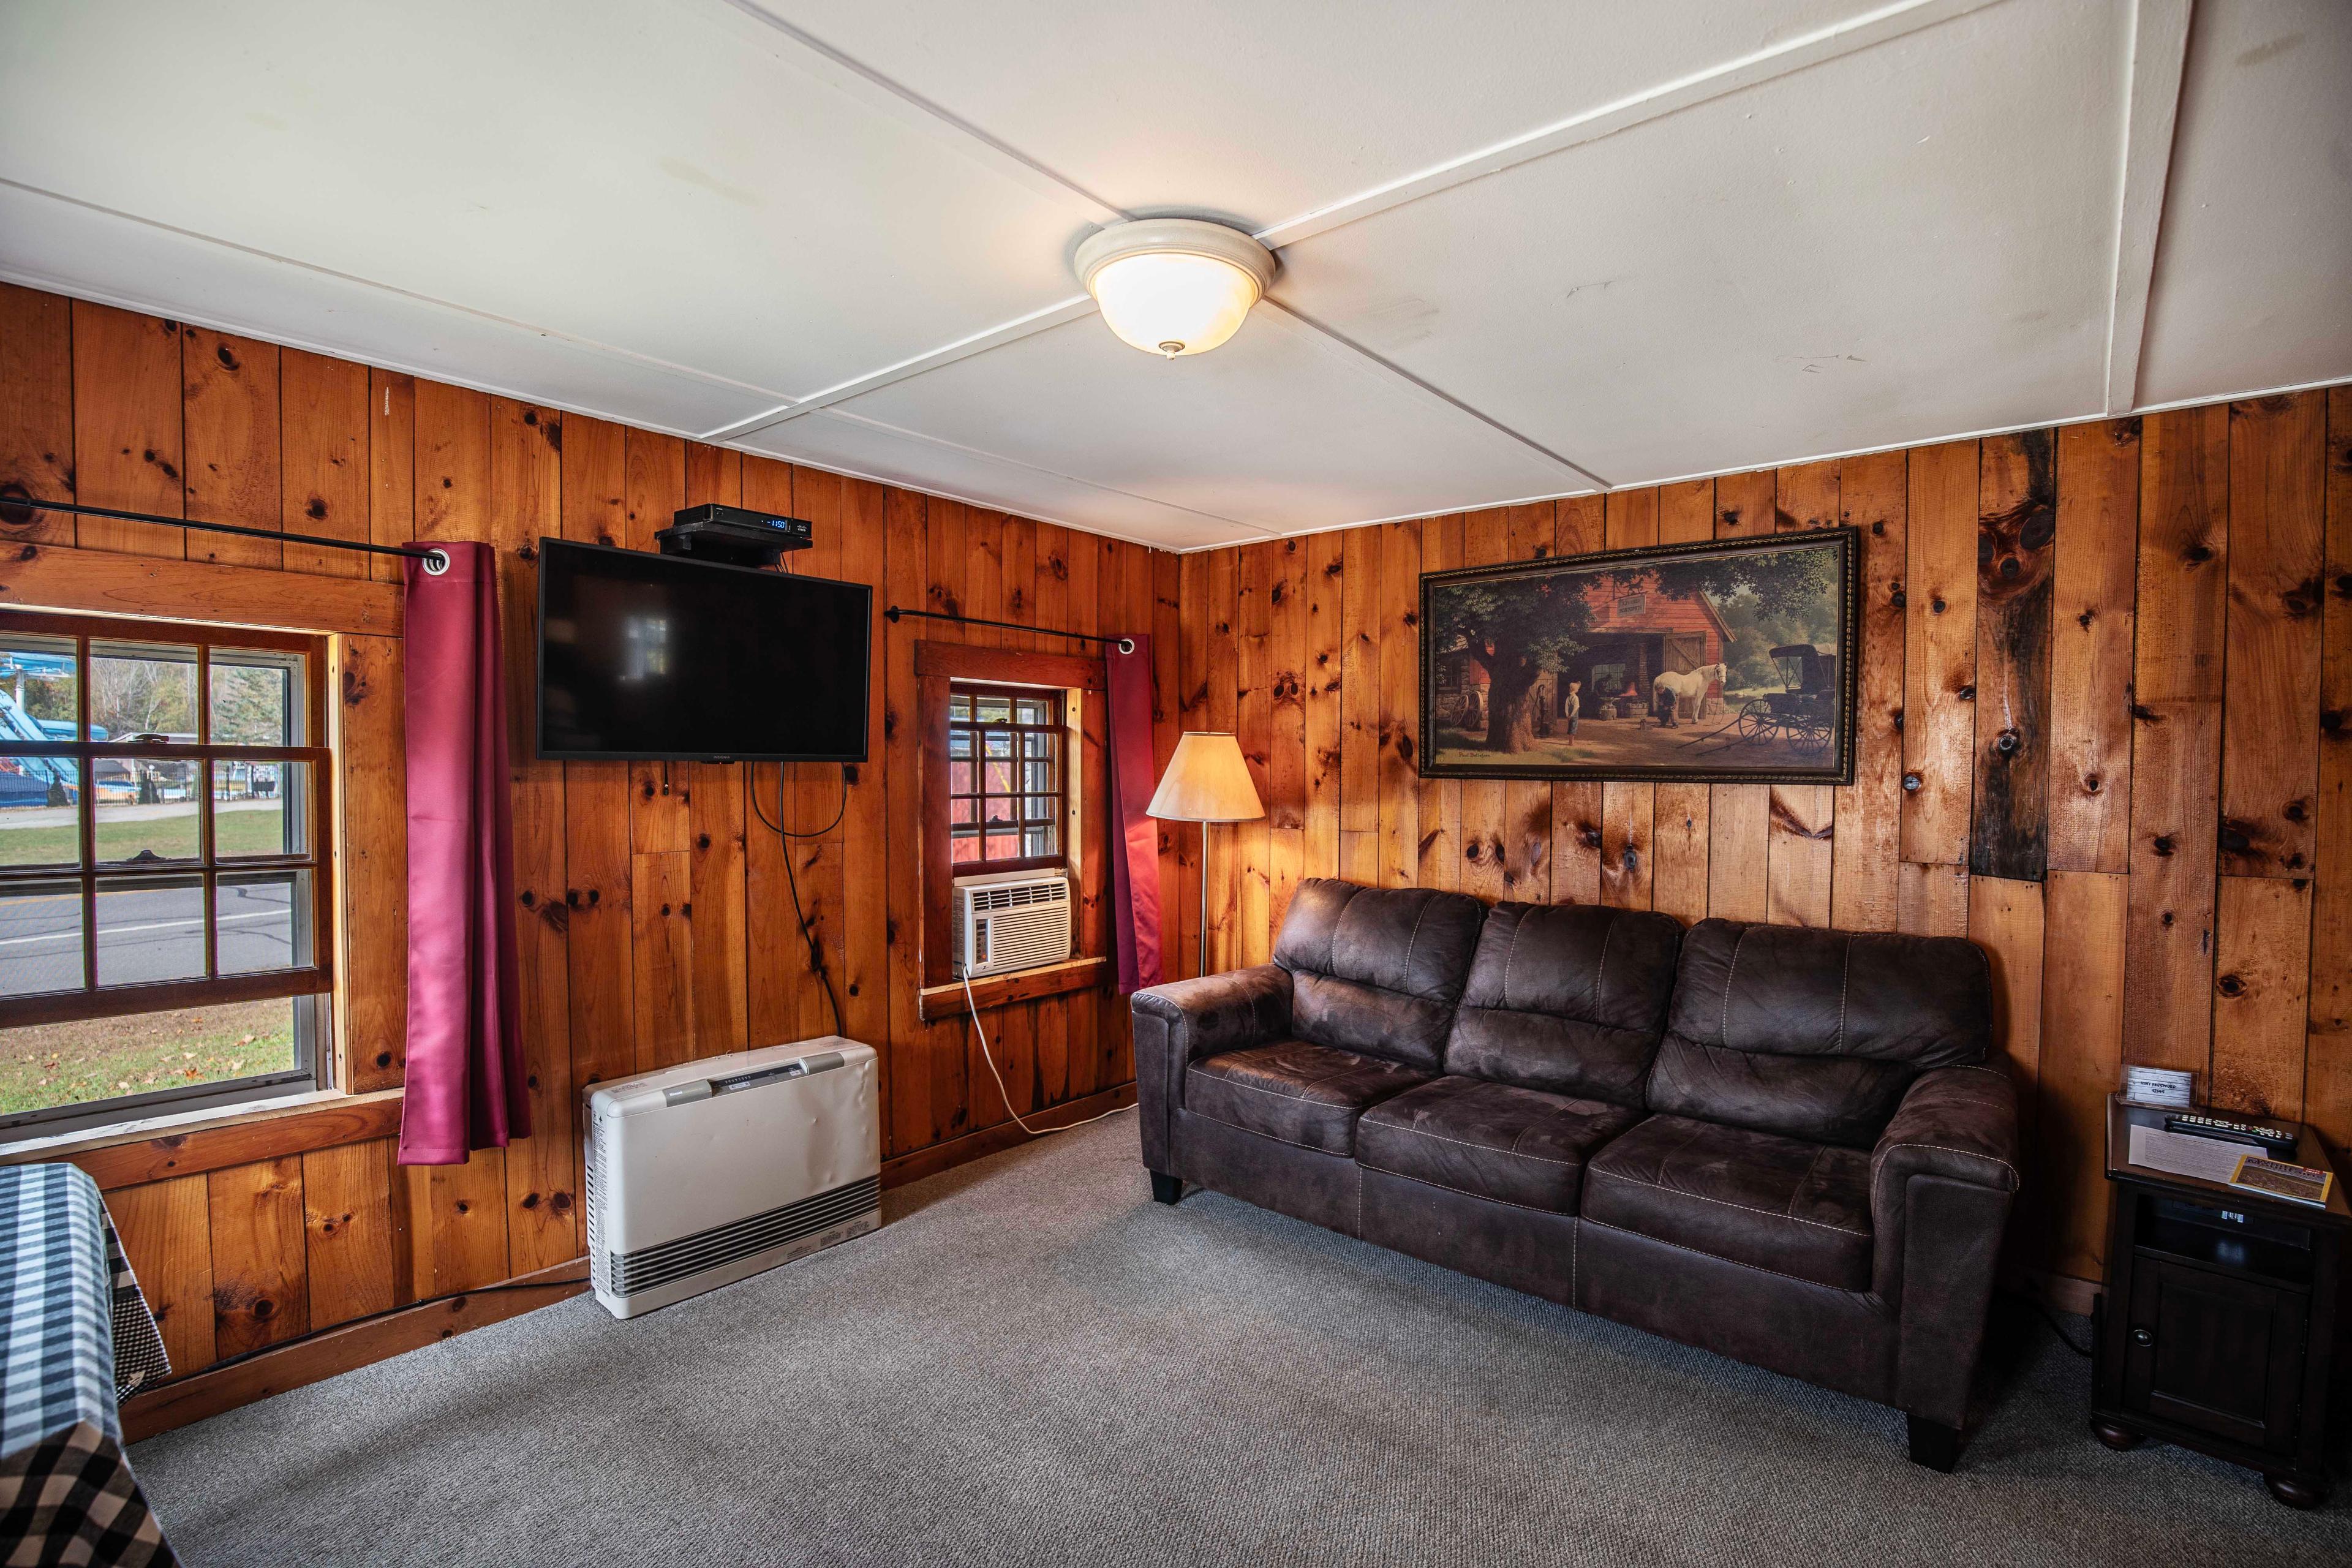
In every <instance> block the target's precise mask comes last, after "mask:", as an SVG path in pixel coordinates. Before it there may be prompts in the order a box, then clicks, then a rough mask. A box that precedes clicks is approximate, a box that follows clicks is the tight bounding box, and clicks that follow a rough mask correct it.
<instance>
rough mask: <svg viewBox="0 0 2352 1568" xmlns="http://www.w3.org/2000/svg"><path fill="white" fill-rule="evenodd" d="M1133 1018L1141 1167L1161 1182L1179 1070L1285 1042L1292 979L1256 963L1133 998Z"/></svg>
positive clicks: (1179, 1097) (1168, 1171) (1169, 1171)
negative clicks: (1231, 1053)
mask: <svg viewBox="0 0 2352 1568" xmlns="http://www.w3.org/2000/svg"><path fill="white" fill-rule="evenodd" d="M1130 1006H1131V1008H1132V1011H1133V1015H1134V1019H1135V1098H1136V1107H1137V1112H1138V1116H1139V1120H1140V1122H1141V1126H1142V1132H1143V1163H1145V1164H1146V1165H1148V1166H1149V1167H1150V1168H1151V1169H1152V1170H1155V1171H1158V1172H1160V1173H1161V1174H1163V1175H1171V1176H1172V1175H1176V1174H1178V1172H1177V1171H1176V1170H1175V1169H1174V1167H1173V1166H1172V1165H1171V1163H1170V1162H1171V1158H1172V1154H1171V1150H1172V1148H1173V1138H1174V1133H1175V1125H1176V1108H1177V1107H1178V1106H1180V1105H1181V1104H1183V1102H1184V1069H1185V1068H1186V1067H1188V1066H1190V1065H1191V1064H1192V1062H1193V1061H1195V1060H1196V1059H1198V1058H1202V1057H1210V1056H1215V1055H1216V1054H1217V1053H1218V1052H1220V1051H1237V1050H1242V1049H1245V1048H1246V1047H1251V1046H1263V1045H1267V1044H1270V1043H1272V1042H1273V1041H1276V1040H1281V1039H1287V1038H1288V1037H1289V1036H1290V972H1289V971H1288V970H1286V969H1285V968H1283V967H1282V966H1281V965H1280V964H1275V963H1261V964H1258V965H1257V966H1256V967H1255V968H1251V969H1235V970H1231V971H1228V972H1227V973H1223V974H1204V975H1202V976H1201V978H1199V979H1198V980H1176V981H1171V982H1170V983H1169V984H1165V985H1154V986H1152V987H1150V989H1148V990H1143V991H1139V992H1137V993H1136V994H1135V996H1134V998H1133V1000H1132V1002H1131V1004H1130Z"/></svg>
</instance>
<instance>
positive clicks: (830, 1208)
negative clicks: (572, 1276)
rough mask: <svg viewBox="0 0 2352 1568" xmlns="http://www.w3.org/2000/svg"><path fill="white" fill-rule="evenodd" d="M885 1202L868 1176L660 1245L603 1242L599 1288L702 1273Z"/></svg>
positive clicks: (655, 1284) (624, 1288)
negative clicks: (622, 1246)
mask: <svg viewBox="0 0 2352 1568" xmlns="http://www.w3.org/2000/svg"><path fill="white" fill-rule="evenodd" d="M881 1202H882V1181H881V1178H880V1177H879V1176H867V1177H865V1178H864V1179H863V1180H860V1181H856V1182H851V1183H849V1184H846V1185H844V1186H838V1187H835V1188H833V1189H832V1190H831V1191H829V1192H822V1193H817V1194H813V1195H811V1196H809V1197H805V1198H803V1199H801V1200H800V1201H799V1202H797V1203H789V1204H785V1205H782V1207H779V1208H772V1209H769V1210H766V1211H765V1212H763V1213H761V1214H755V1215H745V1216H744V1217H743V1218H741V1219H739V1220H731V1221H730V1222H729V1223H727V1224H725V1225H719V1226H711V1227H710V1228H709V1230H702V1231H697V1232H695V1233H694V1234H693V1235H692V1236H681V1237H677V1239H676V1240H673V1241H665V1242H663V1243H662V1244H661V1245H659V1246H658V1247H643V1248H640V1249H639V1250H637V1251H635V1252H625V1253H617V1254H614V1253H607V1252H605V1251H604V1249H603V1248H602V1247H599V1248H597V1250H596V1254H595V1256H596V1261H597V1263H598V1265H600V1266H601V1269H602V1273H603V1274H604V1278H600V1279H598V1281H597V1288H598V1289H610V1290H612V1291H613V1292H614V1294H616V1295H622V1296H634V1295H635V1294H637V1293H638V1292H639V1291H642V1290H653V1289H659V1288H660V1287H662V1286H664V1285H667V1284H668V1283H669V1282H670V1281H672V1280H674V1279H685V1278H686V1277H687V1276H688V1275H689V1274H699V1273H701V1272H703V1271H704V1270H705V1269H709V1268H719V1267H721V1266H723V1265H725V1264H729V1263H732V1262H734V1261H735V1260H736V1259H737V1258H749V1257H750V1256H751V1254H753V1253H755V1252H765V1251H766V1250H768V1248H770V1247H782V1246H785V1245H787V1244H789V1243H791V1242H795V1241H798V1240H800V1239H801V1238H802V1237H810V1236H814V1235H816V1234H817V1233H818V1232H819V1231H824V1230H831V1229H832V1228H833V1227H834V1226H837V1225H843V1224H845V1223H847V1222H848V1221H850V1220H854V1219H857V1218H859V1217H861V1216H863V1215H869V1214H872V1213H873V1212H874V1211H875V1210H876V1209H877V1207H879V1206H880V1205H881ZM592 1212H593V1211H592Z"/></svg>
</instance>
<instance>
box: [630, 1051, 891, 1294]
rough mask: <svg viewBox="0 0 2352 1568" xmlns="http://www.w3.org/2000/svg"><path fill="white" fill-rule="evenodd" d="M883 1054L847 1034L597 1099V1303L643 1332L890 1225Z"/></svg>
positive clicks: (652, 1078) (676, 1072) (741, 1056)
mask: <svg viewBox="0 0 2352 1568" xmlns="http://www.w3.org/2000/svg"><path fill="white" fill-rule="evenodd" d="M874 1085H875V1064H874V1051H873V1048H872V1047H868V1046H861V1045H858V1044H857V1043H856V1042H855V1041H852V1040H845V1039H843V1038H842V1037H840V1036H838V1035H828V1036H826V1037H824V1038H823V1039H816V1040H803V1041H802V1042H801V1043H799V1044H798V1045H792V1046H769V1047H765V1048H764V1049H761V1050H756V1051H739V1052H737V1053H735V1054H734V1055H732V1056H724V1057H706V1058H703V1059H702V1060H700V1061H697V1062H689V1063H687V1064H685V1065H683V1066H679V1067H674V1068H663V1069H662V1070H660V1071H658V1072H649V1073H642V1074H640V1075H638V1076H637V1077H635V1078H626V1079H619V1080H618V1081H616V1082H613V1083H604V1084H598V1085H597V1086H596V1087H595V1088H594V1089H593V1090H591V1091H590V1093H589V1095H588V1116H587V1129H588V1148H587V1167H588V1257H589V1266H588V1267H589V1278H590V1280H591V1282H592V1283H593V1285H594V1286H595V1288H596V1299H597V1300H599V1301H602V1302H603V1303H604V1306H605V1308H606V1309H607V1310H610V1311H611V1312H612V1314H613V1315H614V1317H616V1318H634V1317H635V1316H637V1314H639V1313H640V1312H650V1311H652V1310H654V1309H655V1308H656V1307H667V1306H668V1305H669V1304H670V1303H671V1302H673V1301H682V1300H685V1299H686V1298H687V1297H688V1296H694V1295H698V1294H700V1293H701V1292H702V1291H705V1290H709V1289H715V1288H717V1287H719V1286H720V1285H727V1284H731V1283H733V1282H734V1281H735V1280H738V1279H748V1278H750V1277H751V1275H754V1274H757V1273H760V1272H761V1270H763V1269H768V1268H774V1267H775V1266H776V1265H777V1264H779V1263H785V1262H789V1261H791V1260H792V1259H793V1258H798V1257H801V1256H802V1255H803V1254H804V1253H810V1252H814V1251H816V1250H817V1249H818V1248H820V1247H830V1246H832V1245H833V1244H834V1243H835V1242H837V1241H847V1240H848V1239H849V1238H850V1237H856V1236H863V1235H865V1234H866V1232H867V1231H869V1230H872V1229H874V1228H875V1227H876V1226H878V1225H880V1224H881V1222H882V1196H881V1193H882V1183H881V1174H882V1121H881V1112H880V1110H879V1109H878V1107H877V1100H876V1096H875V1087H874Z"/></svg>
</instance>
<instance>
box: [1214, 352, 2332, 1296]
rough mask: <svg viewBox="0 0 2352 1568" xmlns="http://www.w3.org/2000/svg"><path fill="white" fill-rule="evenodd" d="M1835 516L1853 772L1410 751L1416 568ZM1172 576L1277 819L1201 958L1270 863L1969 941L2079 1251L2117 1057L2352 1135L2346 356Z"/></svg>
mask: <svg viewBox="0 0 2352 1568" xmlns="http://www.w3.org/2000/svg"><path fill="white" fill-rule="evenodd" d="M1840 522H1847V523H1852V524H1854V525H1856V526H1857V527H1859V528H1860V529H1861V530H1862V531H1863V537H1864V544H1865V554H1864V572H1865V574H1866V582H1865V588H1864V605H1865V607H1864V626H1863V627H1862V637H1863V668H1862V672H1861V696H1860V703H1861V723H1860V766H1859V769H1858V772H1857V774H1856V777H1855V782H1854V784H1853V786H1852V787H1850V788H1838V789H1832V788H1826V787H1811V786H1809V787H1804V788H1766V787H1763V786H1759V785H1720V784H1718V785H1713V786H1708V785H1691V784H1654V785H1653V784H1527V783H1486V782H1436V781H1430V780H1423V779H1422V778H1420V777H1419V776H1418V775H1417V774H1416V773H1415V771H1414V767H1413V754H1412V752H1413V747H1414V745H1415V744H1416V738H1417V719H1418V708H1417V702H1418V698H1417V691H1416V682H1417V660H1418V648H1417V645H1416V637H1417V627H1416V626H1415V624H1414V620H1415V615H1416V610H1417V606H1418V603H1419V599H1418V595H1417V590H1416V584H1417V579H1418V577H1419V575H1420V574H1421V573H1423V572H1424V571H1437V570H1441V569H1443V568H1446V567H1452V566H1466V565H1478V564H1484V563H1490V562H1501V561H1519V560H1532V559H1535V558H1537V557H1540V556H1546V555H1564V554H1573V553H1577V552H1583V551H1591V550H1600V549H1604V548H1608V549H1614V548H1617V547H1620V546H1624V545H1636V544H1647V543H1651V542H1676V541H1687V540H1700V539H1706V538H1710V537H1713V538H1717V539H1737V538H1745V537H1751V536H1755V535H1759V534H1762V533H1768V532H1773V531H1788V530H1799V529H1808V528H1820V527H1826V526H1830V525H1833V524H1836V523H1840ZM1181 603H1182V622H1183V640H1182V647H1181V685H1180V689H1181V723H1182V727H1183V728H1185V729H1218V730H1237V731H1239V732H1240V735H1241V738H1242V748H1243V751H1244V753H1245V754H1246V755H1247V756H1248V758H1249V760H1250V766H1251V768H1252V770H1253V771H1254V772H1255V774H1256V776H1257V780H1258V787H1259V789H1260V791H1261V792H1262V793H1263V794H1264V795H1265V799H1266V801H1267V803H1268V808H1269V809H1268V814H1267V816H1266V817H1265V820H1264V821H1261V822H1256V823H1250V824H1245V825H1243V826H1240V827H1238V828H1234V829H1228V830H1221V831H1222V832H1223V833H1225V834H1226V835H1228V836H1227V837H1221V838H1220V839H1219V840H1218V843H1217V847H1216V848H1215V850H1214V851H1213V860H1212V873H1213V874H1212V876H1211V879H1210V885H1209V898H1210V914H1209V921H1210V926H1211V931H1210V941H1211V950H1212V954H1213V957H1212V963H1213V965H1215V966H1218V967H1225V966H1231V965H1234V964H1243V963H1260V962H1263V961H1264V960H1265V958H1266V955H1267V951H1268V948H1269V945H1270V943H1271V940H1272V933H1273V932H1274V931H1275V929H1276V927H1277V926H1278V925H1279V923H1280V921H1281V919H1282V915H1283V911H1284V910H1285V908H1286V906H1287V904H1288V901H1289V898H1290V895H1291V892H1292V889H1294V888H1295V887H1296V886H1297V881H1298V879H1300V878H1301V877H1331V876H1339V877H1346V878H1349V879H1353V880H1356V881H1360V882H1366V883H1377V884H1381V885H1384V886H1399V885H1419V886H1423V887H1434V888H1453V889H1461V890H1462V891H1465V892H1469V893H1475V894H1477V895H1478V896H1479V897H1481V898H1484V899H1488V900H1496V899H1518V900H1532V901H1536V902H1544V901H1552V902H1591V901H1600V902H1604V903H1610V904H1617V905H1623V906H1628V907H1633V908H1641V909H1652V908H1654V909H1659V910H1665V911H1667V912H1668V913H1670V914H1673V915H1675V916H1676V917H1677V918H1679V919H1681V920H1683V921H1696V920H1699V919H1701V918H1704V917H1706V916H1709V915H1721V916H1727V917H1733V918H1737V919H1742V920H1769V921H1776V922H1780V923H1784V924H1795V925H1812V926H1828V925H1836V926H1842V927H1846V928H1850V929H1854V930H1864V931H1922V932H1942V933H1949V934H1954V935H1961V934H1965V935H1967V936H1969V937H1971V938H1973V939H1974V940H1975V941H1977V942H1979V943H1981V944H1982V945H1983V946H1984V947H1985V948H1986V950H1987V951H1988V952H1990V954H1991V956H1992V961H1993V969H1994V974H1995V979H1996V985H1997V988H1998V1011H1999V1029H2000V1047H2001V1050H2002V1051H2003V1053H2004V1054H2005V1055H2006V1057H2007V1058H2008V1062H2009V1065H2010V1068H2011V1070H2012V1072H2013V1074H2014V1076H2015V1078H2016V1080H2017V1082H2018V1085H2019V1088H2020V1090H2021V1106H2022V1110H2023V1118H2024V1130H2025V1138H2026V1141H2027V1147H2028V1151H2029V1173H2028V1182H2029V1186H2028V1188H2027V1190H2026V1194H2025V1196H2024V1199H2023V1200H2022V1203H2021V1206H2020V1208H2019V1210H2018V1214H2019V1218H2018V1222H2017V1224H2016V1226H2015V1227H2014V1231H2013V1239H2014V1241H2015V1244H2016V1253H2017V1256H2018V1258H2019V1259H2020V1261H2021V1262H2022V1263H2023V1264H2025V1265H2026V1266H2027V1267H2028V1268H2040V1269H2045V1270H2048V1271H2050V1272H2052V1273H2054V1274H2059V1275H2069V1276H2074V1277H2077V1278H2081V1279H2095V1278H2096V1277H2097V1276H2098V1274H2099V1272H2100V1262H2101V1252H2102V1249H2103V1247H2104V1244H2105V1232H2104V1216H2105V1190H2104V1189H2105V1183H2104V1182H2103V1180H2102V1177H2101V1165H2100V1162H2101V1153H2102V1144H2103V1135H2102V1131H2101V1121H2100V1118H2101V1114H2102V1106H2103V1103H2104V1097H2105V1094H2106V1092H2107V1090H2108V1089H2110V1088H2111V1087H2112V1086H2113V1085H2114V1084H2115V1083H2116V1081H2117V1079H2118V1073H2119V1068H2120V1065H2121V1064H2122V1063H2124V1062H2134V1063H2147V1064H2150V1065H2157V1066H2164V1067H2173V1068H2189V1069H2191V1070H2193V1071H2194V1072H2195V1073H2196V1074H2197V1075H2198V1079H2199V1089H2200V1093H2210V1097H2211V1099H2212V1100H2213V1102H2214V1103H2216V1104H2218V1105H2221V1106H2223V1107H2226V1108H2229V1109H2232V1110H2247V1111H2257V1112H2267V1113H2270V1114H2273V1115H2279V1116H2286V1117H2298V1118H2305V1119H2308V1120H2310V1121H2314V1122H2315V1123H2317V1124H2318V1125H2319V1127H2320V1128H2321V1129H2322V1131H2324V1132H2325V1133H2326V1136H2327V1137H2328V1139H2329V1140H2330V1141H2331V1142H2332V1143H2333V1145H2334V1146H2335V1148H2336V1150H2337V1151H2339V1152H2341V1151H2344V1150H2346V1149H2347V1148H2352V732H2347V714H2352V387H2337V388H2335V389H2333V390H2332V391H2325V392H2308V393H2302V394H2298V395H2293V396H2284V397H2269V398H2263V399H2259V400H2255V401H2252V402H2245V403H2237V404H2231V405H2213V406H2210V407H2204V408H2195V409H2189V410H2185V411H2181V412H2177V413H2168V414H2160V415H2152V416H2147V418H2145V419H2123V420H2115V421H2109V422H2106V423H2102V424H2086V425H2074V426H2063V427H2061V428H2058V429H2054V430H2039V431H2033V432H2029V433H2027V434H2024V435H2017V436H2001V437H1988V438H1986V439H1983V440H1980V441H1957V442H1951V443H1948V444H1945V445H1940V446H1932V447H1915V448H1913V449H1911V450H1910V451H1907V452H1886V453H1881V454H1877V455H1874V456H1871V457H1864V458H1846V459H1844V460H1843V461H1836V462H1823V463H1811V464H1806V465H1803V466H1801V467H1792V468H1780V469H1777V470H1772V471H1768V472H1759V473H1749V474H1739V475H1736V476H1733V477H1730V478H1727V479H1703V480H1696V481H1693V482H1690V483H1685V484H1672V485H1663V486H1658V487H1655V488H1653V489H1633V490H1622V491H1617V492H1613V493H1612V494H1609V495H1607V496H1605V497H1594V498H1587V499H1580V500H1563V501H1559V502H1556V503H1555V502H1550V501H1546V502H1542V503H1539V504H1536V505H1531V506H1517V507H1510V508H1507V509H1504V510H1491V511H1477V512H1471V513H1469V514H1467V515H1455V516H1447V517H1431V518H1423V519H1421V520H1419V521H1411V522H1400V523H1390V524H1385V525H1381V526H1375V527H1368V528H1358V529H1350V530H1348V531H1344V532H1339V533H1325V534H1317V535H1312V536H1309V537H1307V538H1303V539H1288V540H1282V541H1277V542H1271V543H1265V544H1253V545H1248V546H1244V547H1241V548H1238V549H1231V550H1220V551H1216V552H1210V553H1201V554H1192V555H1187V556H1185V557H1184V558H1183V562H1182V566H1181ZM1193 843H1194V840H1193V839H1192V837H1191V835H1190V834H1189V832H1188V833H1187V834H1186V836H1185V837H1183V838H1182V839H1181V841H1180V850H1181V853H1180V860H1181V866H1180V877H1181V888H1180V890H1179V896H1178V897H1177V898H1176V899H1175V900H1173V908H1174V910H1176V912H1177V919H1178V921H1180V922H1181V931H1182V941H1181V942H1180V943H1176V944H1172V945H1173V947H1174V949H1175V951H1178V952H1185V953H1189V952H1191V951H1192V946H1191V944H1192V941H1193V935H1194V929H1193V928H1194V925H1195V923H1196V922H1197V920H1198V916H1197V914H1196V912H1195V910H1196V901H1197V898H1198V893H1199V883H1198V881H1197V880H1196V879H1197V877H1198V876H1199V874H1200V868H1199V866H1198V865H1197V863H1196V862H1197V852H1196V851H1195V850H1194V848H1193Z"/></svg>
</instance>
